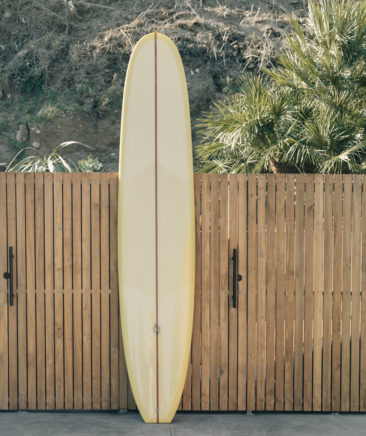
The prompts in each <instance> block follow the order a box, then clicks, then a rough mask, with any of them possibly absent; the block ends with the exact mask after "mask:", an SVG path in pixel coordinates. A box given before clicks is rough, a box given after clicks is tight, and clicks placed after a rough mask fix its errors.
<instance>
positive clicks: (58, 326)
mask: <svg viewBox="0 0 366 436" xmlns="http://www.w3.org/2000/svg"><path fill="white" fill-rule="evenodd" d="M62 177H63V175H62V174H61V173H56V174H55V175H54V185H53V195H54V232H55V235H54V256H55V257H54V262H55V277H54V281H55V390H56V409H63V408H64V407H65V379H64V298H63V297H64V295H63V281H64V277H63V222H62V209H63V202H62V196H63V194H62V190H63V186H62Z"/></svg>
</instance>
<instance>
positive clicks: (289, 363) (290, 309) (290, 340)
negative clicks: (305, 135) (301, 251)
mask: <svg viewBox="0 0 366 436" xmlns="http://www.w3.org/2000/svg"><path fill="white" fill-rule="evenodd" d="M294 254H295V253H294V176H293V175H292V174H288V175H287V176H286V327H285V332H286V333H285V335H286V344H285V410H293V400H294V398H293V394H294V392H293V363H294V362H293V350H294V337H293V336H294V286H295V283H294V281H295V280H294V257H295V256H294Z"/></svg>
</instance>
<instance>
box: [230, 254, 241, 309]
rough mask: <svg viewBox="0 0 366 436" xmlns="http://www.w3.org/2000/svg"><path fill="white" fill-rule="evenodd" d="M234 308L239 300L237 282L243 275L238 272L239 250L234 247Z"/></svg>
mask: <svg viewBox="0 0 366 436" xmlns="http://www.w3.org/2000/svg"><path fill="white" fill-rule="evenodd" d="M232 260H233V308H234V309H235V308H236V301H237V296H236V294H237V292H236V290H237V283H238V282H240V281H241V280H242V279H243V277H242V275H241V274H238V273H237V268H238V250H237V249H236V248H234V249H233V257H232Z"/></svg>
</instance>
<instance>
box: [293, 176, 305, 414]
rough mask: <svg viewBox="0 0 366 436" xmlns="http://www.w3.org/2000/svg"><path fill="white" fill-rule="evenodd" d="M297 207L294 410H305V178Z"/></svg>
mask: <svg viewBox="0 0 366 436" xmlns="http://www.w3.org/2000/svg"><path fill="white" fill-rule="evenodd" d="M295 183H296V206H295V228H296V230H295V232H296V233H295V238H296V240H295V268H296V272H295V277H296V280H295V296H296V297H295V342H294V344H295V355H294V410H296V411H301V410H302V409H303V396H304V393H303V353H304V350H303V343H304V337H303V332H304V285H305V268H304V266H305V262H304V256H305V249H304V248H305V240H304V176H303V175H296V179H295Z"/></svg>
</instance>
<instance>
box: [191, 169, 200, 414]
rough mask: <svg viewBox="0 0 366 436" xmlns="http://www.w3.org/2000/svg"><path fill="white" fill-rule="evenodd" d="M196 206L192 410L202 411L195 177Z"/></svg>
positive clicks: (197, 224) (197, 221)
mask: <svg viewBox="0 0 366 436" xmlns="http://www.w3.org/2000/svg"><path fill="white" fill-rule="evenodd" d="M194 204H195V233H196V236H195V246H196V254H195V265H196V270H195V291H194V314H193V331H192V409H194V410H200V407H201V402H200V397H201V381H200V380H201V375H200V372H201V352H200V350H201V328H200V317H201V177H200V175H198V174H196V175H195V176H194Z"/></svg>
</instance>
